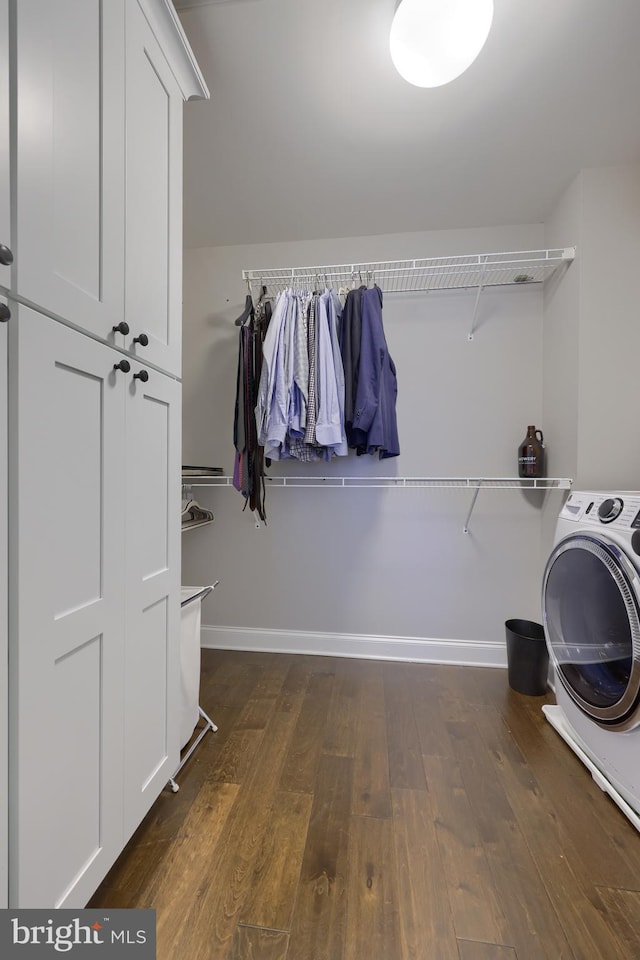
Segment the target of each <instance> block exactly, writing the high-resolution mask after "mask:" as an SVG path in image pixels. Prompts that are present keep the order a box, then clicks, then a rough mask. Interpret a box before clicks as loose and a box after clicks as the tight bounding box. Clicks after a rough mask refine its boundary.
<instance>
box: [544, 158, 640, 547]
mask: <svg viewBox="0 0 640 960" xmlns="http://www.w3.org/2000/svg"><path fill="white" fill-rule="evenodd" d="M567 238H573V240H572V242H573V243H575V244H576V246H577V257H576V260H575V262H574V263H573V264H572V266H571V268H570V270H568V271H567V273H566V275H565V276H564V277H562V278H559V279H558V281H557V282H555V283H553V284H550V285H549V284H548V285H547V289H546V290H545V319H544V387H543V410H544V421H545V423H546V425H547V432H548V436H549V437H553V440H552V441H551V442H550V443H549V444H548V445H547V446H548V464H549V470H550V471H551V472H555V473H557V474H558V475H562V476H569V477H573V478H574V480H575V483H574V487H575V489H577V490H579V489H603V490H607V489H608V490H611V491H613V490H628V489H631V490H637V489H639V488H640V432H639V431H638V425H637V422H638V409H639V408H640V403H639V398H640V380H639V377H638V357H639V356H640V324H639V323H638V291H637V282H636V276H637V264H638V263H639V262H640V165H634V166H625V167H604V168H598V169H589V170H583V171H581V172H580V173H579V174H578V176H577V177H576V178H575V180H574V181H573V182H572V183H571V184H570V185H569V187H568V188H567V190H566V191H565V193H564V194H563V196H562V197H561V198H560V200H559V202H558V204H557V206H556V208H555V210H554V212H553V215H552V216H551V217H549V219H548V221H547V223H546V224H545V245H546V246H549V247H553V246H555V245H557V244H563V243H566V242H567ZM557 513H558V510H557V508H556V503H555V502H552V501H550V502H549V504H548V505H547V506H546V507H545V511H544V521H543V539H542V554H543V557H545V556H547V555H548V553H549V551H550V548H551V544H552V542H553V533H554V528H555V521H556V517H557Z"/></svg>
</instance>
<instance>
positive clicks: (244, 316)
mask: <svg viewBox="0 0 640 960" xmlns="http://www.w3.org/2000/svg"><path fill="white" fill-rule="evenodd" d="M252 313H253V300H252V299H251V294H250V293H248V294H247V296H246V299H245V301H244V310H243V311H242V313H241V314H240V316H239V317H238V319H237V320H236V327H241V326H242V324H243V323H246V322H247V320H248V319H249V317H250V316H251V315H252Z"/></svg>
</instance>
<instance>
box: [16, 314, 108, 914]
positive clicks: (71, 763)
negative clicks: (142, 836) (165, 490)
mask: <svg viewBox="0 0 640 960" xmlns="http://www.w3.org/2000/svg"><path fill="white" fill-rule="evenodd" d="M10 356H11V371H12V390H14V391H15V392H14V395H13V396H12V397H11V400H12V401H14V402H13V403H12V411H14V410H15V414H16V417H17V421H16V422H15V423H12V428H13V429H12V441H15V442H12V443H11V446H10V471H11V480H12V484H13V489H14V490H15V491H16V500H17V502H14V503H13V505H12V514H13V516H14V518H15V527H14V531H19V534H18V535H17V536H16V540H15V542H12V543H11V552H12V563H13V564H14V565H15V566H14V579H13V583H12V587H13V591H14V592H13V597H12V600H13V605H12V623H11V628H12V657H11V661H10V665H11V691H12V698H11V710H12V714H11V719H12V755H13V758H14V765H13V766H14V769H15V774H14V775H13V776H12V780H11V788H10V797H11V844H12V846H11V862H12V876H11V889H10V898H11V903H13V904H14V905H20V906H23V907H42V906H50V907H54V906H55V907H59V906H65V905H76V906H77V905H79V904H80V903H81V902H83V894H84V895H86V896H84V899H86V897H88V896H89V895H90V893H91V891H92V890H93V889H95V887H96V885H97V883H99V881H100V879H101V878H102V876H103V875H104V873H105V870H106V869H108V868H109V866H110V864H111V863H112V862H113V860H114V859H115V857H116V856H117V854H118V852H119V850H120V848H121V839H122V744H123V680H122V673H123V659H124V641H125V621H124V604H123V598H124V589H125V570H124V566H125V541H124V536H125V527H124V524H123V522H122V518H123V514H124V505H125V485H124V480H125V478H124V469H123V465H124V456H125V437H124V405H125V390H124V382H123V377H124V374H122V373H120V372H119V371H118V372H116V371H115V370H114V369H113V365H114V361H115V360H117V359H119V357H118V355H117V354H116V353H114V351H112V350H110V349H109V348H108V347H105V346H103V345H102V344H100V343H97V342H96V341H94V340H92V339H90V338H89V337H83V336H80V335H78V334H76V333H75V332H74V331H72V330H70V329H68V328H67V327H65V326H63V325H62V324H59V323H56V322H55V321H53V320H50V319H48V318H46V317H43V316H41V315H40V314H37V313H36V312H35V311H33V310H29V309H28V308H26V307H20V308H19V310H18V312H17V316H13V317H12V320H11V339H10ZM12 416H13V412H12ZM18 438H19V439H18Z"/></svg>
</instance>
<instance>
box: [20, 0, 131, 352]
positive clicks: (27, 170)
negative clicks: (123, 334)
mask: <svg viewBox="0 0 640 960" xmlns="http://www.w3.org/2000/svg"><path fill="white" fill-rule="evenodd" d="M15 17H16V21H15V32H14V37H15V40H14V42H15V51H16V73H15V78H16V92H15V96H16V124H17V140H16V170H15V191H16V208H17V227H16V236H15V237H14V242H13V254H14V267H13V270H14V274H13V277H12V288H13V291H14V293H16V294H17V295H19V296H20V297H21V298H24V299H25V300H26V301H29V302H31V303H32V304H34V305H36V306H38V307H40V308H42V309H44V310H45V311H46V312H48V313H51V314H54V315H56V316H58V317H60V318H62V319H63V320H65V321H66V322H69V323H72V324H75V325H76V326H78V327H81V328H82V329H86V330H89V331H90V332H91V333H93V334H95V335H96V336H99V337H102V338H104V339H109V338H111V341H112V342H113V338H114V334H113V333H112V332H111V331H112V327H113V326H114V325H116V324H117V323H118V322H119V321H120V320H121V319H122V312H123V303H124V122H123V114H124V76H125V74H124V70H123V54H124V50H123V48H124V7H123V2H122V0H110V2H109V3H103V2H101V0H48V2H43V0H20V2H19V3H17V4H15ZM117 336H119V335H117Z"/></svg>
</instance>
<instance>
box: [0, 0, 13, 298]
mask: <svg viewBox="0 0 640 960" xmlns="http://www.w3.org/2000/svg"><path fill="white" fill-rule="evenodd" d="M9 157H10V146H9V0H0V244H2V246H4V247H7V248H9V250H11V243H12V241H11V218H10V210H11V207H10V202H11V178H10V172H9ZM3 259H4V257H3V256H2V251H1V250H0V286H4V287H8V286H9V284H10V280H11V268H10V267H9V266H8V265H7V264H4V263H2V260H3Z"/></svg>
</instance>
